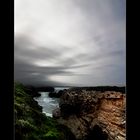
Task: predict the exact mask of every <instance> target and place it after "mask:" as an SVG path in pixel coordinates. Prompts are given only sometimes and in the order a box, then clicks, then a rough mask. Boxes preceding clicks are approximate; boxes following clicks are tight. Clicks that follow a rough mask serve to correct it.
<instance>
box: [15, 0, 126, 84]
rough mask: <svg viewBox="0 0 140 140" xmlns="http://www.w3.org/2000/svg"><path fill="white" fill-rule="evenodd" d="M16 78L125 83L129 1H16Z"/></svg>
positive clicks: (26, 81)
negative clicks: (127, 8) (127, 4)
mask: <svg viewBox="0 0 140 140" xmlns="http://www.w3.org/2000/svg"><path fill="white" fill-rule="evenodd" d="M14 4H15V5H14V9H15V10H14V17H15V18H14V80H15V81H18V82H22V83H23V84H27V85H35V86H103V85H110V86H114V85H116V86H125V84H126V0H15V3H14Z"/></svg>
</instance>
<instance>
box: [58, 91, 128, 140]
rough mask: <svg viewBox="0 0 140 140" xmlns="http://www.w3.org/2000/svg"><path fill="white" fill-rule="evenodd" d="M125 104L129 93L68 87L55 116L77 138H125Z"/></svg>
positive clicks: (100, 139)
mask: <svg viewBox="0 0 140 140" xmlns="http://www.w3.org/2000/svg"><path fill="white" fill-rule="evenodd" d="M125 107H126V96H125V94H122V93H121V92H115V91H105V92H100V91H86V90H82V91H80V92H79V93H77V92H76V91H70V90H67V91H66V92H64V93H63V95H62V96H61V98H60V109H57V112H59V113H58V114H59V115H57V117H56V118H57V121H58V122H59V123H61V124H63V125H66V126H67V127H69V128H70V129H71V131H72V133H73V134H74V135H75V137H76V139H77V140H92V139H94V140H96V139H98V140H125V139H126V129H125V123H126V115H125V110H126V109H125ZM58 116H59V117H58Z"/></svg>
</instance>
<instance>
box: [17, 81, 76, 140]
mask: <svg viewBox="0 0 140 140" xmlns="http://www.w3.org/2000/svg"><path fill="white" fill-rule="evenodd" d="M27 90H28V89H26V88H25V87H24V86H23V85H22V84H20V83H15V84H14V113H15V122H14V124H15V139H16V140H74V139H75V138H74V136H73V134H72V133H71V132H70V130H69V129H68V128H67V127H65V126H62V125H60V124H58V123H57V122H56V121H55V120H54V119H53V118H50V117H47V116H45V114H43V113H42V107H41V106H39V105H38V103H37V101H35V100H34V99H33V96H32V95H30V94H28V92H26V91H27Z"/></svg>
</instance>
